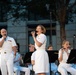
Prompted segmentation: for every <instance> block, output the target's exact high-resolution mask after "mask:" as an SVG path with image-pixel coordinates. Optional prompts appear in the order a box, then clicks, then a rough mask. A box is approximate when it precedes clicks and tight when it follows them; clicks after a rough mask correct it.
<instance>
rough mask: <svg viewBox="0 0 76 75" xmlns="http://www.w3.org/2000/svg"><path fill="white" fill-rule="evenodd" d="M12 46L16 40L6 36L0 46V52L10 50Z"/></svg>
mask: <svg viewBox="0 0 76 75" xmlns="http://www.w3.org/2000/svg"><path fill="white" fill-rule="evenodd" d="M2 39H3V38H0V41H1V40H2ZM13 46H16V42H15V40H14V39H13V38H11V37H9V36H7V38H6V40H5V41H4V43H3V46H2V47H0V49H2V50H0V51H1V52H2V51H3V52H12V47H13Z"/></svg>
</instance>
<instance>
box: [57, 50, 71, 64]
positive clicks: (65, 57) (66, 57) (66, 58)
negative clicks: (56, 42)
mask: <svg viewBox="0 0 76 75" xmlns="http://www.w3.org/2000/svg"><path fill="white" fill-rule="evenodd" d="M61 52H62V49H60V50H59V55H58V57H59V58H60V55H61ZM68 53H70V50H68ZM67 60H68V55H67V53H66V52H65V51H63V60H62V61H61V62H60V63H66V62H67Z"/></svg>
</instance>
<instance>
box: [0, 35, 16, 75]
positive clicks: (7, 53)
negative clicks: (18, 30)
mask: <svg viewBox="0 0 76 75" xmlns="http://www.w3.org/2000/svg"><path fill="white" fill-rule="evenodd" d="M2 39H3V38H0V41H1V40H2ZM13 46H16V42H15V40H14V39H13V38H11V37H9V36H7V38H6V40H5V41H4V43H3V45H2V47H0V68H1V72H2V75H7V71H8V75H13V59H14V56H13V53H12V47H13Z"/></svg>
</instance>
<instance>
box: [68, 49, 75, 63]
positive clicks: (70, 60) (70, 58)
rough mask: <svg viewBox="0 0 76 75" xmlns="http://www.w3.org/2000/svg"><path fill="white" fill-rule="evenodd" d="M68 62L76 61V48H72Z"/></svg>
mask: <svg viewBox="0 0 76 75" xmlns="http://www.w3.org/2000/svg"><path fill="white" fill-rule="evenodd" d="M67 63H76V49H72V50H71V52H70V54H69V58H68V60H67Z"/></svg>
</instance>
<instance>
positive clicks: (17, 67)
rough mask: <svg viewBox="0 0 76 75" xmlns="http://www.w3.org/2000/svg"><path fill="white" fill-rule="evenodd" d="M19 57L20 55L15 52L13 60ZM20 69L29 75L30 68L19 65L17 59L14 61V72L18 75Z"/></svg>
mask: <svg viewBox="0 0 76 75" xmlns="http://www.w3.org/2000/svg"><path fill="white" fill-rule="evenodd" d="M20 57H21V55H20V54H19V53H18V52H17V53H16V56H15V57H14V61H16V60H18V59H19V58H20ZM20 71H23V72H25V75H30V69H29V68H26V67H21V66H20V61H17V62H15V63H14V72H16V75H20Z"/></svg>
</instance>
